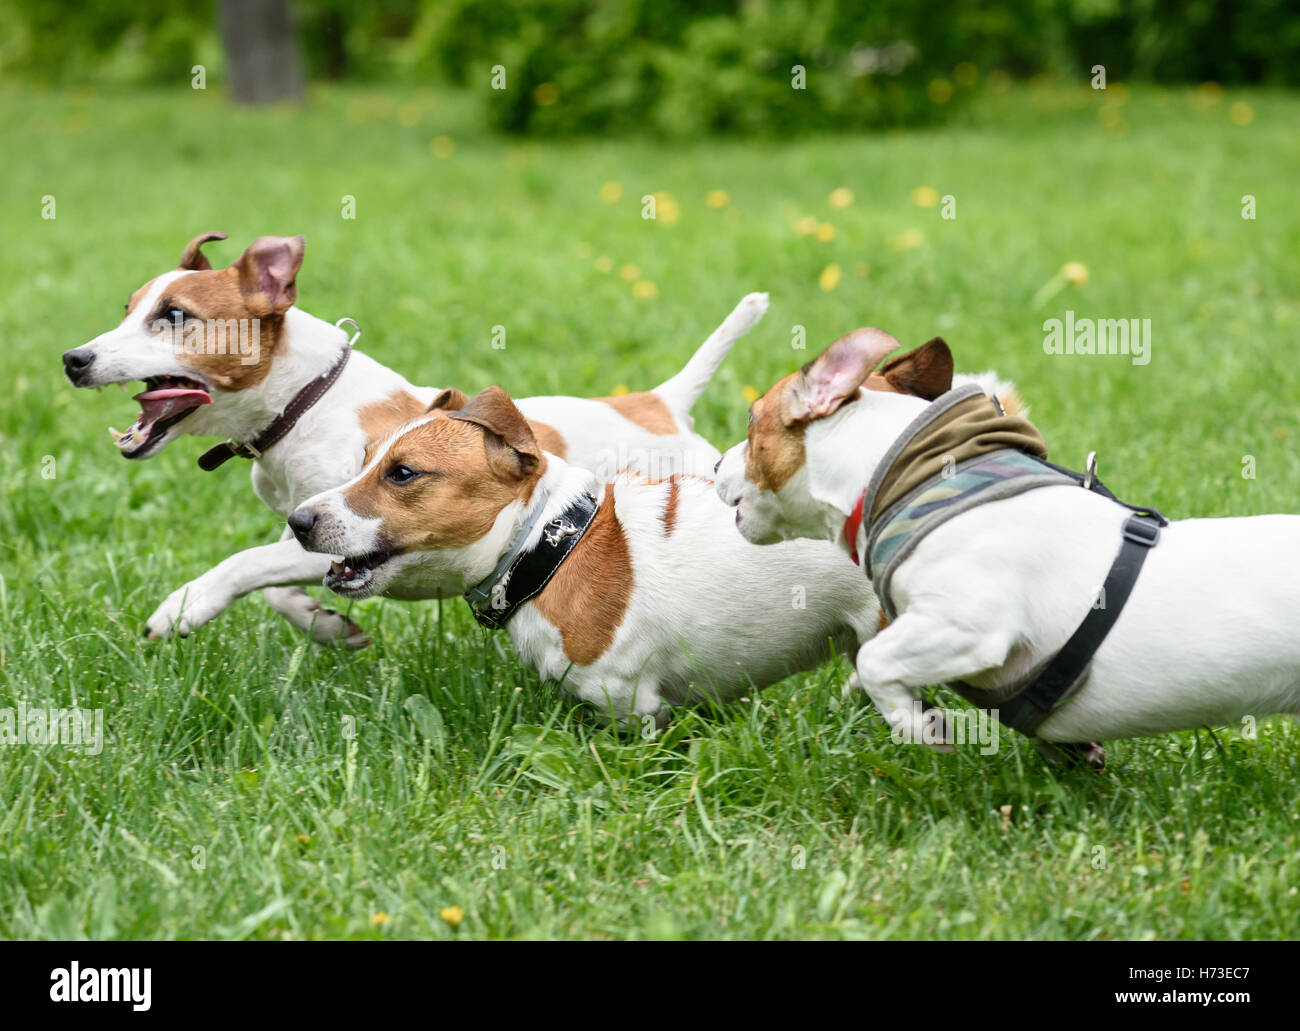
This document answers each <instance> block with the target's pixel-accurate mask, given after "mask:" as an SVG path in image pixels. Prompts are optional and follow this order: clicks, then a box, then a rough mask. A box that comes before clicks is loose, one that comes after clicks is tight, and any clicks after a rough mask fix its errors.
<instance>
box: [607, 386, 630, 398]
mask: <svg viewBox="0 0 1300 1031" xmlns="http://www.w3.org/2000/svg"><path fill="white" fill-rule="evenodd" d="M626 393H628V389H627V384H626V383H616V384H614V389H613V390H611V391H610V392H609V396H610V397H622V396H623V395H624V394H626Z"/></svg>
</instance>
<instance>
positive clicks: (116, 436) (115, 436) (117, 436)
mask: <svg viewBox="0 0 1300 1031" xmlns="http://www.w3.org/2000/svg"><path fill="white" fill-rule="evenodd" d="M108 432H109V433H111V434H113V439H114V440H121V439H122V438H123V437H125V436H126V434H125V433H123V432H122V431H121V430H115V429H113V427H112V426H110V427H109V428H108Z"/></svg>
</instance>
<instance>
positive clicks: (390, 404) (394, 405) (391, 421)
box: [357, 390, 425, 462]
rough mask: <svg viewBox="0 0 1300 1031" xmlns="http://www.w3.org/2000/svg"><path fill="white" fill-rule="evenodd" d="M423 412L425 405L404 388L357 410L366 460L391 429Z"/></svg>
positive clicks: (417, 416) (416, 417)
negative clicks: (364, 442) (364, 441)
mask: <svg viewBox="0 0 1300 1031" xmlns="http://www.w3.org/2000/svg"><path fill="white" fill-rule="evenodd" d="M424 413H425V406H424V405H423V404H422V403H421V402H420V399H419V398H418V397H416V396H415V395H414V394H412V393H410V392H409V391H406V390H395V391H393V393H391V394H389V395H388V396H387V397H386V398H384V399H383V400H380V401H372V402H371V403H370V404H368V405H362V406H361V407H360V408H359V409H358V410H357V418H358V419H359V420H360V422H361V433H362V436H364V437H365V440H366V461H367V462H368V461H370V458H371V449H372V448H373V447H374V446H375V445H376V444H378V443H380V442H381V441H383V440H384V439H385V438H386V437H387V436H388V435H389V434H390V433H392V432H393V430H395V429H397V427H399V426H402V425H404V424H406V423H408V422H410V421H412V420H413V419H418V418H419V417H420V416H422V415H423V414H424Z"/></svg>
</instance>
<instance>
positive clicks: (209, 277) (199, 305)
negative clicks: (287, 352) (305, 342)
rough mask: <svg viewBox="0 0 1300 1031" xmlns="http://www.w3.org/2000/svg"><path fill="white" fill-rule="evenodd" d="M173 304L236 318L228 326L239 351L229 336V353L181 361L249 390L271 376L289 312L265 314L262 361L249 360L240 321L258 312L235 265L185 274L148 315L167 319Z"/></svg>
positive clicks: (226, 385)
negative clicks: (242, 347) (241, 341)
mask: <svg viewBox="0 0 1300 1031" xmlns="http://www.w3.org/2000/svg"><path fill="white" fill-rule="evenodd" d="M171 308H182V309H184V310H185V311H187V312H189V313H190V314H191V315H193V316H195V317H196V318H198V319H201V320H207V319H224V320H235V325H234V326H233V327H229V326H228V328H227V337H229V336H230V334H232V333H233V334H234V353H233V354H231V353H229V352H230V350H231V347H230V341H229V339H227V341H226V344H227V346H226V351H227V353H226V354H206V353H205V354H183V355H181V356H180V360H181V361H182V362H184V364H186V365H188V366H189V367H190V368H192V369H193V370H194V372H195V374H196V375H197V376H200V377H202V379H204V380H205V381H206V382H208V383H210V384H212V385H213V386H214V387H220V388H221V389H222V390H247V389H248V388H249V387H255V386H257V384H259V383H261V382H262V380H264V379H266V376H267V373H269V372H270V371H271V362H272V360H273V357H274V355H275V353H276V351H277V350H278V349H279V345H280V334H281V332H282V330H283V328H284V316H283V315H264V316H262V317H261V318H260V319H259V320H258V339H257V356H256V357H257V361H256V362H252V363H251V364H247V365H245V364H244V361H245V359H246V356H244V355H241V354H240V353H239V335H238V334H239V326H238V320H240V319H253V318H255V317H256V316H254V315H253V314H252V312H251V311H249V307H248V304H247V302H246V299H245V296H244V293H243V291H242V290H240V288H239V273H238V272H237V271H236V270H235V268H234V267H233V266H232V267H230V268H226V269H221V270H219V271H214V270H209V271H206V272H192V273H190V274H189V275H187V276H181V277H180V278H179V279H177V280H176V281H175V282H174V283H172V284H171V285H170V286H168V287H167V289H166V290H164V291H163V292H162V296H161V297H160V298H159V299H158V303H157V304H156V305H155V306H154V310H153V311H151V312H149V313H147V314H146V316H145V318H147V319H150V320H152V319H155V318H164V317H165V316H166V314H167V311H168V310H169V309H171ZM173 332H174V331H173ZM182 332H183V331H182ZM249 332H251V325H250V327H249ZM205 343H206V337H205ZM205 350H206V347H205ZM247 357H249V358H251V357H253V356H252V355H248V356H247Z"/></svg>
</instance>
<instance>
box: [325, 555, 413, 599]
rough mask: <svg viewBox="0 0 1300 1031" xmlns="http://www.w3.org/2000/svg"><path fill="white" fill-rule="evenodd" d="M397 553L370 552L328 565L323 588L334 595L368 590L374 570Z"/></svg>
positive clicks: (373, 576)
mask: <svg viewBox="0 0 1300 1031" xmlns="http://www.w3.org/2000/svg"><path fill="white" fill-rule="evenodd" d="M396 554H397V553H396V552H395V551H392V550H390V549H387V548H386V549H384V550H382V551H372V552H370V553H369V554H368V555H358V556H357V557H356V558H344V559H342V560H341V561H338V562H333V563H331V564H330V569H329V572H328V573H326V574H325V586H326V587H328V588H329V589H330V590H331V591H334V592H335V593H336V594H358V593H360V592H363V591H365V590H366V588H368V587H369V586H370V585H371V583H372V581H373V580H374V578H375V570H377V569H378V568H379V567H380V566H382V565H383V564H384V563H385V562H387V561H388V560H389V559H390V558H392V557H393V556H394V555H396Z"/></svg>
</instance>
